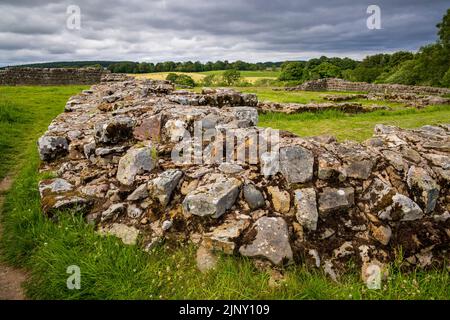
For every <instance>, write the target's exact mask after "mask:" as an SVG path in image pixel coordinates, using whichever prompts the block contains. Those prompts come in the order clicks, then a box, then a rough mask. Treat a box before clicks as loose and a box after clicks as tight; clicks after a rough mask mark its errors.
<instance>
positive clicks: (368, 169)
mask: <svg viewBox="0 0 450 320" xmlns="http://www.w3.org/2000/svg"><path fill="white" fill-rule="evenodd" d="M372 167H373V161H372V160H360V161H358V160H357V161H351V162H350V163H349V164H347V165H346V166H345V173H346V175H347V177H349V178H355V179H363V180H365V179H367V178H369V176H370V174H371V173H372Z"/></svg>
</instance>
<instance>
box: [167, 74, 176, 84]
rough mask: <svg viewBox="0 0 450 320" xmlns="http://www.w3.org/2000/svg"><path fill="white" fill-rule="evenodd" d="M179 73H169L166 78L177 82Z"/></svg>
mask: <svg viewBox="0 0 450 320" xmlns="http://www.w3.org/2000/svg"><path fill="white" fill-rule="evenodd" d="M177 79H178V75H177V74H176V73H169V74H168V75H167V77H166V80H169V81H171V82H173V83H177Z"/></svg>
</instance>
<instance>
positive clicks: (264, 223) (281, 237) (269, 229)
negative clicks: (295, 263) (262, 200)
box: [239, 217, 292, 265]
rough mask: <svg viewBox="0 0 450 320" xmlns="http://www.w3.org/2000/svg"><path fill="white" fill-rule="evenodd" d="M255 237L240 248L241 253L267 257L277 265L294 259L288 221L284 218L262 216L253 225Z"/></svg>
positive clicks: (254, 256) (253, 256)
mask: <svg viewBox="0 0 450 320" xmlns="http://www.w3.org/2000/svg"><path fill="white" fill-rule="evenodd" d="M253 228H254V229H255V231H256V236H255V239H254V240H253V241H252V243H250V244H246V245H243V246H242V247H240V248H239V253H240V254H242V255H243V256H247V257H252V258H265V259H268V260H269V261H270V262H272V263H273V264H275V265H281V264H283V263H284V262H289V261H291V260H292V249H291V245H290V244H289V234H288V228H287V224H286V221H284V219H283V218H280V217H279V218H275V217H262V218H260V219H258V221H256V222H255V224H254V225H253Z"/></svg>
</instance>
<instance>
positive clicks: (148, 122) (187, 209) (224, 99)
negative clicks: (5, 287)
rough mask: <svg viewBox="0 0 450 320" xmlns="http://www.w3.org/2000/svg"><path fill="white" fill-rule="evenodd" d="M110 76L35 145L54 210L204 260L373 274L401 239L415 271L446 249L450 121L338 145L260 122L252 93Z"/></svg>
mask: <svg viewBox="0 0 450 320" xmlns="http://www.w3.org/2000/svg"><path fill="white" fill-rule="evenodd" d="M105 80H108V81H104V82H102V83H101V84H99V85H94V86H93V87H92V88H91V89H90V90H86V91H84V92H83V93H81V94H80V95H77V96H74V97H72V98H71V99H70V100H69V101H68V102H67V105H66V110H65V111H66V112H64V113H63V114H61V115H59V116H58V117H57V118H56V119H55V120H54V121H53V122H52V123H51V124H50V126H49V129H48V131H47V132H46V133H45V134H44V135H43V136H42V137H41V138H40V139H39V141H38V148H39V153H40V156H41V159H42V160H43V162H42V168H41V169H42V170H43V171H51V172H54V174H55V175H56V177H55V178H52V179H46V180H43V181H41V182H40V183H39V191H40V194H41V199H42V207H43V210H44V212H45V214H47V215H48V216H49V217H50V218H53V219H57V216H56V215H54V213H55V212H56V210H64V209H69V208H70V209H71V210H76V211H79V212H81V213H83V214H85V216H86V219H87V221H88V222H90V223H95V224H96V226H97V228H98V231H99V232H100V233H102V234H112V235H115V236H117V237H119V238H121V239H122V241H123V242H124V243H126V244H135V243H136V244H138V245H139V246H141V247H142V248H143V250H146V251H151V249H152V248H153V247H155V246H156V245H158V244H160V243H162V242H163V241H164V242H166V243H168V244H173V245H177V244H179V243H180V242H187V241H192V242H194V243H196V244H199V247H200V249H199V252H198V261H199V268H200V269H201V270H207V269H208V268H210V267H213V266H214V263H215V257H214V254H213V252H215V251H221V252H224V253H225V254H235V255H242V256H247V257H251V258H254V259H255V261H256V262H257V263H260V264H264V265H265V264H271V265H273V266H276V267H279V266H283V265H286V264H290V263H307V264H310V265H311V266H314V267H317V268H322V269H324V270H325V272H327V273H328V274H329V275H330V276H331V277H332V278H335V279H336V278H338V277H339V275H340V274H341V273H342V272H344V271H345V269H346V266H347V263H348V261H350V260H352V261H354V262H355V263H357V264H358V265H360V266H361V268H362V275H363V278H365V277H367V275H368V273H367V270H370V269H371V267H373V266H380V267H382V266H384V265H386V264H387V263H389V262H391V261H393V260H394V259H396V258H398V249H399V248H400V247H402V252H403V255H404V259H405V261H406V263H407V264H409V265H410V266H412V267H414V266H421V267H430V266H432V265H439V264H442V263H443V261H444V259H448V258H449V251H448V248H449V243H450V219H449V217H450V213H449V211H450V195H449V181H450V125H442V126H439V127H438V126H424V127H422V128H420V129H417V130H402V129H399V128H396V127H390V126H383V125H377V126H376V128H375V134H374V136H373V138H372V139H369V140H367V141H365V142H364V143H362V144H358V143H356V142H351V141H346V142H343V143H338V142H336V140H335V139H334V138H333V137H330V136H318V137H312V138H301V137H298V136H295V135H293V134H291V133H289V132H281V133H278V132H275V130H271V129H262V128H257V127H256V126H257V122H258V113H257V109H256V107H257V105H258V101H257V97H256V96H255V95H252V94H240V93H237V92H235V91H232V90H209V89H208V90H204V91H203V92H202V94H195V93H190V92H187V91H176V90H174V88H173V86H172V84H170V83H168V82H165V81H149V80H146V81H141V80H135V79H129V78H125V77H123V78H121V77H117V76H115V77H114V78H107V79H105ZM255 132H257V138H255V135H254V134H253V133H255ZM199 133H200V137H201V139H199ZM225 133H226V134H230V133H232V135H231V138H230V136H227V135H226V134H225ZM276 134H279V137H280V139H279V141H277V142H276V143H275V144H273V145H271V146H270V148H267V149H264V148H262V147H261V146H262V145H263V144H265V143H266V142H268V141H269V140H270V138H269V137H272V136H276ZM211 137H213V138H211ZM230 145H231V149H232V150H233V152H232V153H231V156H230V155H229V154H225V153H224V152H223V151H224V149H226V150H229V149H227V148H225V147H226V146H230ZM255 146H257V150H258V157H256V158H255V159H253V158H252V157H251V156H250V155H251V154H252V152H251V150H253V148H255ZM180 150H181V151H182V152H181V153H180V152H179V151H180ZM198 150H200V152H198ZM174 151H176V152H174ZM242 152H243V154H245V155H246V157H245V159H244V161H236V160H238V158H239V156H238V155H239V154H242ZM180 154H182V157H180ZM227 155H228V156H229V157H228V159H227ZM187 160H189V161H187Z"/></svg>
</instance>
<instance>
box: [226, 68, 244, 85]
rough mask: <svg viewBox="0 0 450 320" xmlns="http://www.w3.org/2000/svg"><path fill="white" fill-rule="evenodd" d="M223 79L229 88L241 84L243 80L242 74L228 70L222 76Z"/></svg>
mask: <svg viewBox="0 0 450 320" xmlns="http://www.w3.org/2000/svg"><path fill="white" fill-rule="evenodd" d="M222 79H223V82H224V83H225V84H226V85H227V86H231V85H233V84H236V83H238V82H239V80H240V79H241V73H240V72H239V71H238V70H234V69H230V70H226V71H224V72H223V74H222Z"/></svg>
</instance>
